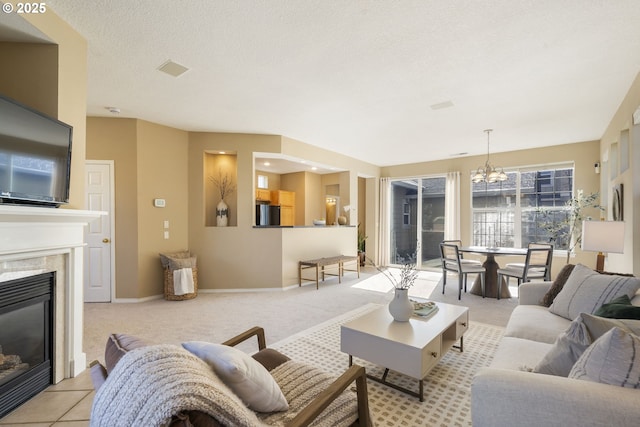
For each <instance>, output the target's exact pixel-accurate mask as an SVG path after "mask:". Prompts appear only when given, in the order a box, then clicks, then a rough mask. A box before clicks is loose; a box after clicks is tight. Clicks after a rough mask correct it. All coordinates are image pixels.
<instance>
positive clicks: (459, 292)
mask: <svg viewBox="0 0 640 427" xmlns="http://www.w3.org/2000/svg"><path fill="white" fill-rule="evenodd" d="M463 276H464V278H466V277H467V275H466V274H463V273H458V301H460V300H461V299H462V281H463V280H464V278H463Z"/></svg>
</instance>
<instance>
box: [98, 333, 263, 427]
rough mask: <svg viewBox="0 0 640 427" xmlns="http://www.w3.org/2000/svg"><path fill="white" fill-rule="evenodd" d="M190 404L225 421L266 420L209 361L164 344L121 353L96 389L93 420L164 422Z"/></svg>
mask: <svg viewBox="0 0 640 427" xmlns="http://www.w3.org/2000/svg"><path fill="white" fill-rule="evenodd" d="M186 410H199V411H202V412H205V413H208V414H210V415H213V416H215V418H216V419H217V420H218V421H219V422H221V423H222V424H224V425H230V426H243V427H244V426H247V427H253V426H256V427H258V426H263V425H264V424H263V423H262V422H261V421H260V420H258V418H257V417H256V415H255V414H254V413H253V412H252V411H250V410H249V409H247V408H246V406H245V405H244V404H243V403H242V401H241V400H240V399H239V398H238V397H237V396H236V395H235V394H234V393H233V392H232V391H231V390H230V389H229V388H228V387H227V386H225V385H224V384H223V383H222V381H221V380H220V379H219V378H218V377H217V376H216V375H215V373H214V372H213V371H212V370H211V369H210V368H209V366H208V365H207V364H206V363H205V362H204V361H202V360H200V359H199V358H197V357H196V356H194V355H192V354H191V353H189V352H188V351H187V350H185V349H183V348H182V347H178V346H174V345H166V344H163V345H155V346H148V347H142V348H138V349H135V350H132V351H130V352H128V353H127V354H125V355H124V356H123V357H122V359H120V361H119V362H118V363H117V365H116V366H115V368H114V369H113V371H112V372H111V373H110V374H109V377H108V378H107V380H106V381H105V383H104V384H103V385H102V386H101V387H100V388H99V389H98V391H97V393H96V397H95V399H94V401H93V407H92V409H91V420H90V426H91V427H116V426H123V427H125V426H126V427H130V426H149V427H152V426H162V425H164V424H168V422H169V421H170V420H171V417H172V416H173V415H175V414H177V413H179V412H181V411H186Z"/></svg>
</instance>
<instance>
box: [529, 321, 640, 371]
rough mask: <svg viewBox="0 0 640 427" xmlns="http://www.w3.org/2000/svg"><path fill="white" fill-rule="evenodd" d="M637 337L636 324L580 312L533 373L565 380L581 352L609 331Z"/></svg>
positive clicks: (638, 329) (635, 322)
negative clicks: (629, 333)
mask: <svg viewBox="0 0 640 427" xmlns="http://www.w3.org/2000/svg"><path fill="white" fill-rule="evenodd" d="M614 327H618V328H621V329H623V330H625V331H628V332H631V333H634V334H639V333H640V321H637V320H628V319H620V320H618V319H606V318H604V317H598V316H593V315H590V314H587V313H580V315H579V316H578V317H576V318H575V319H574V320H573V322H571V325H570V326H569V328H568V329H567V330H566V331H565V332H563V333H562V334H560V336H558V339H557V340H556V342H555V343H554V345H553V347H552V348H551V349H550V350H549V352H548V353H547V354H546V355H545V356H544V358H543V359H542V360H541V361H540V363H538V365H536V367H535V368H534V370H533V371H534V372H537V373H541V374H548V375H558V376H562V377H566V376H568V375H569V372H571V368H572V367H573V365H574V364H575V363H576V362H577V361H578V359H579V358H580V356H582V354H583V353H584V351H585V350H586V349H587V348H588V347H589V346H590V345H591V344H592V343H593V342H594V341H596V340H597V339H598V338H600V337H601V336H602V335H604V334H605V333H607V331H609V330H610V329H611V328H614Z"/></svg>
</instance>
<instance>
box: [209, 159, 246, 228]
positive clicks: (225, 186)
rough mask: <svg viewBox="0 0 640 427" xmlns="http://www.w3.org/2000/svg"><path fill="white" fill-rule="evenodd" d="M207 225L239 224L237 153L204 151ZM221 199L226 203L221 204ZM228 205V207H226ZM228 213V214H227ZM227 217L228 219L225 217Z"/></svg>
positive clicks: (233, 225) (231, 225)
mask: <svg viewBox="0 0 640 427" xmlns="http://www.w3.org/2000/svg"><path fill="white" fill-rule="evenodd" d="M203 180H204V201H205V203H204V208H205V226H207V227H235V226H237V225H238V209H237V208H238V159H237V156H236V155H235V154H227V153H225V154H220V153H204V176H203ZM221 201H223V202H224V203H223V204H221ZM225 205H226V208H225ZM225 213H226V216H225ZM225 218H226V219H225Z"/></svg>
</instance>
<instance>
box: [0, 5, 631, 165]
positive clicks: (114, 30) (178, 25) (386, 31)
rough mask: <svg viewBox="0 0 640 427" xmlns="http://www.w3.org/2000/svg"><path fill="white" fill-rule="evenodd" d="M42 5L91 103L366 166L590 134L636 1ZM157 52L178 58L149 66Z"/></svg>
mask: <svg viewBox="0 0 640 427" xmlns="http://www.w3.org/2000/svg"><path fill="white" fill-rule="evenodd" d="M47 7H50V8H51V9H53V10H55V11H56V13H57V14H58V15H60V16H61V17H62V18H63V19H64V20H65V21H67V22H68V23H69V24H70V25H71V26H72V27H74V28H75V29H76V30H77V31H78V32H80V33H81V34H82V35H83V36H84V37H85V38H86V39H87V40H88V45H89V57H88V62H89V88H88V99H87V103H88V112H89V114H90V115H92V116H108V115H111V113H109V112H108V111H107V110H106V109H105V107H108V106H114V107H118V108H120V110H121V113H120V116H121V117H136V118H140V119H144V120H149V121H152V122H157V123H162V124H165V125H168V126H173V127H176V128H180V129H186V130H194V131H216V132H248V133H264V134H278V135H285V136H288V137H291V138H294V139H297V140H300V141H304V142H306V143H309V144H312V145H317V146H320V147H323V148H326V149H328V150H332V151H336V152H339V153H343V154H345V155H348V156H351V157H355V158H358V159H361V160H364V161H367V162H370V163H373V164H376V165H379V166H386V165H394V164H403V163H413V162H420V161H428V160H435V159H442V158H448V157H450V156H453V155H459V153H468V155H476V154H484V153H486V135H485V134H484V133H483V129H485V128H493V129H495V130H494V132H493V133H492V135H491V151H492V152H499V151H510V150H517V149H525V148H531V147H537V146H549V145H556V144H564V143H571V142H581V141H588V140H596V139H600V137H601V136H602V134H603V132H604V130H605V128H606V126H607V124H608V123H609V121H610V120H611V118H612V116H613V114H614V113H615V111H616V109H617V108H618V106H619V105H620V102H621V101H622V99H623V97H624V95H625V94H626V92H627V91H628V89H629V87H630V85H631V83H632V81H633V79H634V78H635V76H636V75H637V73H638V72H639V71H640V4H639V3H638V1H637V0H615V1H606V0H485V1H461V0H449V1H447V0H419V1H411V0H402V1H393V0H377V1H373V0H295V1H294V0H243V1H237V0H189V1H179V0H137V1H129V0H110V1H108V0H104V1H98V0H87V1H77V0H48V1H47ZM0 18H1V19H4V18H3V17H0ZM168 59H171V60H173V61H175V62H177V63H179V64H182V65H184V66H186V67H188V68H190V70H189V71H188V72H187V73H185V74H183V75H182V76H180V77H178V78H174V77H171V76H169V75H167V74H164V73H162V72H160V71H158V70H157V68H158V67H159V66H160V65H162V64H163V63H164V62H165V61H167V60H168ZM442 103H450V104H452V106H450V107H448V108H434V106H437V105H438V104H442Z"/></svg>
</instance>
